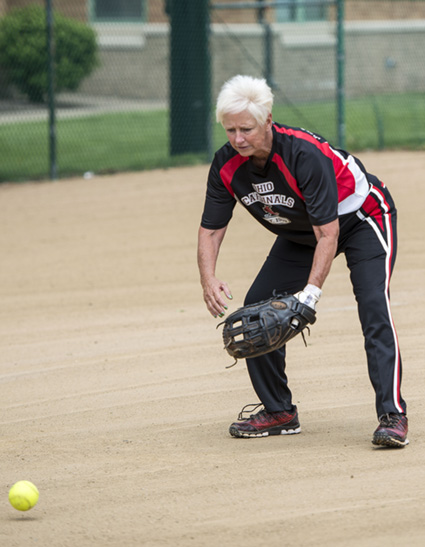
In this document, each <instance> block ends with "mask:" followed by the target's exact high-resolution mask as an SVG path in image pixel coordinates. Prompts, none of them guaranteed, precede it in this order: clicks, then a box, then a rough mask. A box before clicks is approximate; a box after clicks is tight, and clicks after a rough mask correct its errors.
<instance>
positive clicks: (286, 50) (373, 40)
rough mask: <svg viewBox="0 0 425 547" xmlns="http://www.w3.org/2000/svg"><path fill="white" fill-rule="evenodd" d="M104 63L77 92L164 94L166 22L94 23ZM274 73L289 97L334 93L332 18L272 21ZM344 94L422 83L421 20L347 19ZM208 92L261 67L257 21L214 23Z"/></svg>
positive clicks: (424, 29) (423, 86) (424, 86)
mask: <svg viewBox="0 0 425 547" xmlns="http://www.w3.org/2000/svg"><path fill="white" fill-rule="evenodd" d="M96 30H97V32H98V39H99V44H100V49H101V54H100V56H101V63H102V64H101V66H100V67H99V68H98V69H97V70H96V72H95V73H94V74H93V75H92V76H91V77H90V78H88V79H87V80H85V81H84V82H83V85H82V87H81V88H80V93H85V94H90V95H100V96H103V97H107V96H111V97H117V98H131V99H142V100H147V101H161V102H162V101H166V100H167V98H168V89H169V82H168V63H169V55H168V32H169V27H168V25H167V24H153V25H135V26H132V27H131V26H126V27H125V31H123V29H121V30H120V28H119V27H115V29H114V30H113V31H112V30H111V27H110V26H103V27H102V26H101V25H97V26H96ZM272 31H273V51H274V62H273V75H274V79H275V81H276V84H277V85H278V86H279V88H280V89H282V90H283V91H284V94H285V96H286V97H287V98H288V99H289V100H291V101H295V102H297V101H303V100H311V99H313V98H316V99H328V98H332V97H334V95H335V86H336V83H335V82H336V51H335V50H336V38H335V25H334V24H333V23H305V24H295V25H294V24H281V25H278V24H275V25H273V26H272ZM345 49H346V60H347V63H346V88H347V95H348V96H352V97H354V96H359V95H362V94H365V93H382V92H401V91H425V71H424V70H423V53H422V52H423V51H425V20H420V21H391V22H352V23H346V36H345ZM211 53H212V74H213V98H215V96H216V93H217V92H218V89H219V87H220V86H221V84H222V83H223V81H225V80H226V79H227V78H229V77H231V76H233V75H234V74H236V73H246V74H252V75H254V76H262V75H263V66H264V65H263V58H264V41H263V33H262V29H261V28H260V27H259V26H258V25H226V26H220V25H214V26H213V28H212V35H211Z"/></svg>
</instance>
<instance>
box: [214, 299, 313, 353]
mask: <svg viewBox="0 0 425 547" xmlns="http://www.w3.org/2000/svg"><path fill="white" fill-rule="evenodd" d="M315 321H316V312H315V311H314V310H313V309H312V308H310V307H309V306H307V305H305V304H302V303H301V302H300V301H299V300H298V298H296V297H295V296H293V295H275V296H273V297H272V298H269V300H263V301H261V302H258V303H257V304H250V305H248V306H244V307H243V308H239V309H238V310H236V311H235V312H233V313H232V314H230V315H229V316H228V317H227V318H226V319H225V320H224V321H223V322H222V323H220V325H223V324H224V327H223V341H224V348H225V349H226V350H227V352H228V353H229V355H231V356H232V357H234V358H235V359H236V360H237V359H246V358H247V357H258V356H259V355H264V354H265V353H269V352H270V351H274V350H275V349H279V348H281V347H282V346H284V345H285V344H286V342H288V341H289V340H291V339H292V338H294V336H296V335H297V334H299V333H300V332H302V331H303V330H304V329H305V328H307V329H308V325H309V324H311V325H312V324H313V323H314V322H315ZM303 337H304V334H303ZM304 342H305V340H304Z"/></svg>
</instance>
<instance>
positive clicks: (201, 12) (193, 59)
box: [167, 0, 211, 155]
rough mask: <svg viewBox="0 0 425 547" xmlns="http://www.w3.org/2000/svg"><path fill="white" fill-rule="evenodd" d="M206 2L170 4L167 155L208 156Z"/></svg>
mask: <svg viewBox="0 0 425 547" xmlns="http://www.w3.org/2000/svg"><path fill="white" fill-rule="evenodd" d="M208 4H209V1H208V0H170V1H169V2H168V4H167V7H168V11H169V15H170V21H171V29H170V93H171V97H170V109H171V112H170V123H171V128H170V133H171V136H170V153H171V155H175V154H186V153H199V152H206V153H208V154H210V153H211V151H210V147H211V139H210V131H211V98H210V97H211V90H210V85H211V83H210V55H209V5H208Z"/></svg>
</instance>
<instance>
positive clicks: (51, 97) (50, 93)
mask: <svg viewBox="0 0 425 547" xmlns="http://www.w3.org/2000/svg"><path fill="white" fill-rule="evenodd" d="M46 31H47V36H46V38H47V78H48V87H47V100H48V109H49V174H50V179H51V180H56V177H57V165H56V113H55V88H54V47H53V8H52V0H46Z"/></svg>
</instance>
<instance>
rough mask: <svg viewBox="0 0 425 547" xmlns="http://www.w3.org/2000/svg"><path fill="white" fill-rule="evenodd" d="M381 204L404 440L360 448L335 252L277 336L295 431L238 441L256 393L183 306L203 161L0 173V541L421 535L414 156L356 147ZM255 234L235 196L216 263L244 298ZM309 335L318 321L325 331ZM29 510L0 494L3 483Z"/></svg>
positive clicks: (341, 266)
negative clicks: (27, 178) (40, 177)
mask: <svg viewBox="0 0 425 547" xmlns="http://www.w3.org/2000/svg"><path fill="white" fill-rule="evenodd" d="M360 158H361V159H362V160H363V161H364V163H365V164H366V166H367V167H368V169H369V170H370V171H371V172H373V173H376V174H377V175H379V176H380V177H381V178H382V179H383V180H384V182H385V183H386V184H387V186H388V187H389V188H390V189H391V191H392V194H393V196H394V198H395V200H396V203H397V205H398V210H399V255H398V262H397V265H396V269H395V273H394V275H393V281H392V303H393V312H394V316H395V320H396V326H397V331H398V336H399V339H400V346H401V349H402V354H403V359H404V379H403V395H404V397H405V399H406V400H407V403H408V412H409V419H410V434H409V438H410V445H409V446H408V447H407V448H406V449H403V450H385V449H376V448H374V447H373V445H372V444H371V436H372V432H373V430H374V429H375V427H376V423H377V422H376V416H375V410H374V396H373V392H372V388H371V386H370V384H369V380H368V377H367V368H366V361H365V355H364V351H363V341H362V337H361V334H360V327H359V324H358V319H357V314H356V309H355V303H354V297H353V295H352V292H351V288H350V285H349V280H348V270H347V269H346V266H345V263H344V260H343V259H340V258H338V259H337V260H336V261H335V264H334V268H333V270H332V272H331V274H330V277H329V279H328V280H327V282H326V285H325V287H324V296H323V298H322V300H321V302H320V310H319V312H318V321H317V323H316V324H315V325H314V327H313V328H312V332H311V336H310V338H309V345H308V347H307V348H305V347H304V345H303V343H302V340H301V338H300V339H298V338H297V339H295V340H294V341H292V342H291V343H290V347H288V350H289V351H288V353H289V359H288V374H289V377H290V382H291V384H290V385H291V387H292V391H293V394H294V399H295V402H296V403H297V405H298V409H299V413H300V420H301V426H302V428H303V432H302V434H301V435H296V436H290V437H284V436H281V437H273V438H268V439H253V440H240V439H234V438H231V437H230V436H229V435H228V426H229V423H230V422H232V421H233V420H234V419H235V418H236V417H237V414H238V412H239V410H240V409H241V407H242V406H244V405H245V404H247V403H254V402H256V397H255V395H254V394H253V392H252V388H251V385H250V383H249V380H248V376H247V374H246V371H245V369H244V366H243V364H242V363H239V364H238V365H237V366H235V367H234V368H231V369H229V370H226V368H225V367H226V365H229V364H231V359H230V357H229V356H227V354H226V353H225V352H224V351H223V349H222V343H221V331H220V329H219V330H216V329H215V325H216V321H215V320H214V319H212V318H211V317H210V316H209V314H208V313H207V311H206V308H205V306H204V304H203V301H202V295H201V289H200V286H199V281H198V272H197V266H196V235H197V228H198V225H199V220H200V214H201V209H202V204H203V199H204V190H205V180H206V175H207V170H208V168H207V167H206V166H201V167H194V168H181V169H175V170H171V169H170V170H160V171H153V172H145V173H134V174H125V175H122V174H121V175H114V176H105V177H95V178H93V179H91V180H76V179H74V180H62V181H60V182H55V183H52V182H45V183H36V184H32V183H29V184H24V185H2V186H0V207H1V231H0V248H1V255H2V260H1V267H0V304H1V305H0V319H1V330H0V365H1V368H0V393H1V396H0V458H1V460H0V461H1V464H0V494H1V499H0V545H8V546H21V545H25V546H32V545H40V546H52V547H57V546H66V547H68V546H69V547H75V546H78V547H85V546H121V547H123V546H149V547H176V546H178V547H186V546H193V547H204V546H205V547H216V546H220V547H235V546H237V547H238V546H241V547H242V546H243V547H262V546H267V547H282V546H289V545H291V546H302V547H304V546H335V547H339V546H384V545H385V546H386V547H391V546H396V545H408V546H409V547H411V546H421V547H422V545H424V544H425V543H424V541H425V519H424V513H425V466H424V444H425V419H424V399H425V383H424V372H423V368H424V364H423V360H424V359H423V356H424V346H425V338H424V336H423V332H424V326H425V318H424V313H423V309H424V289H423V281H424V276H425V253H424V252H425V237H424V230H423V222H424V215H423V204H424V202H425V183H424V173H425V152H424V153H422V152H421V153H419V152H417V153H415V152H385V153H379V154H376V153H363V154H360ZM272 241H273V237H272V236H271V235H270V234H268V233H267V232H266V231H265V230H263V229H262V228H261V227H260V226H259V225H258V224H257V223H255V222H253V221H252V220H251V218H249V216H248V215H247V214H246V213H245V212H244V211H242V210H241V208H237V209H236V213H235V216H234V219H233V221H232V224H231V226H230V228H229V230H228V234H227V236H226V239H225V241H224V244H223V249H222V253H221V258H220V262H219V268H218V272H219V276H220V277H221V278H223V279H225V280H227V281H228V283H229V285H230V287H231V289H232V291H233V295H234V301H233V302H232V303H231V306H230V310H229V311H233V310H234V309H236V308H237V307H239V306H240V305H241V303H242V300H243V297H244V293H245V291H246V289H247V288H248V286H249V284H250V281H251V279H252V277H253V276H254V274H255V273H256V271H257V270H258V268H259V266H260V265H261V263H262V262H263V259H264V258H265V255H266V253H267V251H268V249H269V247H270V246H271V243H272ZM328 331H330V332H329V335H328V334H327V332H328ZM20 479H27V480H30V481H32V482H34V483H35V484H36V485H37V486H38V488H39V490H40V500H39V503H38V505H37V506H36V507H35V508H34V509H32V510H31V511H29V512H27V513H19V512H18V511H16V510H14V509H13V508H12V507H11V506H10V505H9V502H8V499H7V494H8V490H9V488H10V486H11V485H12V484H13V483H14V482H15V481H17V480H20Z"/></svg>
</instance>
